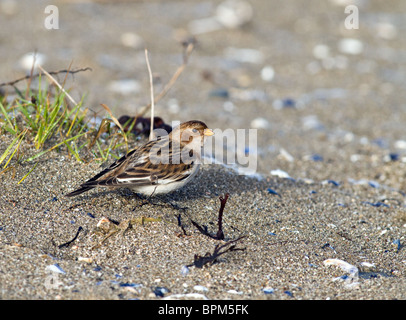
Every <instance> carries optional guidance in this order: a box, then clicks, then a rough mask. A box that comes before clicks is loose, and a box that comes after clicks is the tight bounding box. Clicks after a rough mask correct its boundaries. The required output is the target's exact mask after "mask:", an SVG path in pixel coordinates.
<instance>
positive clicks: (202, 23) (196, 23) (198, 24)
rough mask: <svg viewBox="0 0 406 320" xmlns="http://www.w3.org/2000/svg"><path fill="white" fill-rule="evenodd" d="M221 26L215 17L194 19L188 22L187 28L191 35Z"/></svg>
mask: <svg viewBox="0 0 406 320" xmlns="http://www.w3.org/2000/svg"><path fill="white" fill-rule="evenodd" d="M222 28H223V26H222V24H221V23H220V22H219V21H218V20H217V19H216V18H215V17H209V18H204V19H196V20H192V21H190V22H189V23H188V30H189V32H190V33H191V34H193V35H199V34H204V33H208V32H213V31H216V30H220V29H222Z"/></svg>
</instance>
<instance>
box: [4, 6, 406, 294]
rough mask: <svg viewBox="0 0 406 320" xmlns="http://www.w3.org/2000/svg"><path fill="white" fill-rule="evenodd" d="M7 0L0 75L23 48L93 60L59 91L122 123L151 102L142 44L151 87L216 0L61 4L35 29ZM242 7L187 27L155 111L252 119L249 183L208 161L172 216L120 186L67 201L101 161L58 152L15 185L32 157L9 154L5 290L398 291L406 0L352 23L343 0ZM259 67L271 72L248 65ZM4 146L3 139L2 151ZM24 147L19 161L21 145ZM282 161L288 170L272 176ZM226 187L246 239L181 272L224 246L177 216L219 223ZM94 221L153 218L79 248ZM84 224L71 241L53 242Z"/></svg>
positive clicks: (363, 13) (35, 22)
mask: <svg viewBox="0 0 406 320" xmlns="http://www.w3.org/2000/svg"><path fill="white" fill-rule="evenodd" d="M11 2H13V1H11ZM14 3H15V4H16V7H15V8H17V9H15V8H14V9H11V11H10V10H9V12H8V13H7V14H5V13H4V14H3V13H2V14H3V16H2V17H1V19H0V25H1V26H2V27H1V28H0V41H1V43H2V44H4V43H7V45H1V46H0V57H1V58H2V63H1V64H2V72H1V75H0V76H1V80H2V81H4V82H5V81H10V80H13V79H16V78H18V77H20V76H22V75H24V72H23V71H22V70H21V68H20V67H19V59H20V57H22V56H23V55H24V54H25V53H27V52H30V51H34V50H35V49H38V50H39V51H40V52H42V53H44V54H45V55H46V57H47V60H46V62H44V67H45V68H46V69H47V70H59V69H63V68H67V66H68V65H69V63H70V62H71V60H72V59H74V64H73V67H74V68H79V67H88V66H90V67H92V70H93V71H92V72H84V73H81V74H77V75H75V77H74V78H70V79H69V81H68V84H67V85H68V86H70V87H72V95H74V97H75V98H76V99H77V100H79V99H80V96H81V94H82V93H84V92H87V93H88V94H87V100H86V106H87V107H89V108H90V109H92V110H97V109H98V106H99V105H100V103H105V104H107V105H109V106H110V107H111V108H112V109H113V111H114V114H115V115H116V116H117V117H119V116H120V115H123V114H130V115H131V114H134V107H135V106H141V105H143V104H145V103H147V102H149V83H148V74H147V70H146V65H145V58H144V51H143V49H144V46H146V47H147V48H148V49H149V53H150V59H151V67H152V69H153V72H156V73H157V75H158V76H159V78H160V80H161V82H159V81H158V78H157V81H156V82H155V89H156V92H159V91H160V90H161V89H162V87H163V84H165V83H166V82H167V81H168V80H169V78H170V76H171V75H172V74H173V72H174V71H175V70H176V68H177V67H178V66H179V64H180V62H181V57H180V52H181V49H180V47H179V45H178V40H179V39H182V38H183V37H184V36H185V35H186V36H187V35H188V26H189V22H190V21H193V20H196V19H201V18H205V17H208V16H211V15H213V14H214V12H215V9H216V6H217V5H218V4H219V3H220V1H213V2H211V1H187V2H182V5H180V4H179V3H178V2H172V1H170V2H167V1H165V3H163V2H161V1H154V2H135V3H129V2H126V1H124V2H120V4H116V5H112V4H110V3H109V2H108V1H99V2H83V3H82V2H79V3H73V2H72V3H71V2H70V1H63V2H61V3H56V5H58V6H59V12H60V16H61V22H60V29H59V30H54V31H51V30H46V29H45V28H44V25H43V20H44V17H45V14H44V8H43V4H42V2H41V1H30V2H28V1H27V2H26V3H25V5H22V4H21V3H22V2H19V1H15V2H14ZM251 3H252V6H253V10H254V18H253V19H252V21H251V23H249V24H248V25H246V26H244V27H243V28H238V29H232V30H229V29H221V30H218V31H215V32H207V33H203V34H201V35H198V36H196V38H197V44H198V45H197V46H196V50H195V51H194V52H193V54H192V56H191V59H190V61H189V64H188V67H187V69H186V70H185V72H184V73H183V74H182V76H181V77H180V78H179V79H178V81H177V82H176V85H175V86H174V87H173V88H172V90H171V91H170V92H169V94H168V95H167V96H166V97H165V99H163V100H162V101H161V102H160V103H159V104H158V105H157V106H156V115H158V116H161V117H163V118H164V119H165V120H166V121H167V122H170V121H172V120H180V121H185V120H189V119H199V120H203V121H205V122H206V123H207V124H208V125H209V127H211V128H220V129H223V130H224V129H226V128H232V129H238V128H245V129H247V128H252V127H255V126H256V127H258V126H259V128H258V148H257V151H258V155H259V159H258V173H259V174H261V176H262V178H260V179H258V178H256V177H247V176H239V175H237V174H236V173H235V172H234V171H233V170H231V169H229V168H226V167H223V166H220V165H207V166H204V167H203V168H202V169H201V171H200V173H199V175H198V177H197V178H196V180H195V181H194V182H193V183H191V184H190V185H188V186H186V187H185V188H184V189H182V190H180V191H178V192H176V193H174V194H172V195H171V196H170V198H168V197H165V198H163V199H162V201H164V202H168V201H170V202H173V203H176V204H177V205H178V206H179V207H185V208H186V209H185V210H179V209H175V208H174V207H171V206H170V205H169V206H168V205H163V202H162V201H161V202H160V201H158V200H154V202H156V203H155V204H148V205H144V206H142V207H141V208H138V209H137V210H135V211H133V208H134V207H136V206H137V205H139V204H140V203H141V200H140V199H138V198H136V197H133V196H132V194H131V192H129V191H128V190H125V189H124V190H121V191H113V192H106V191H104V190H102V189H100V190H95V191H91V192H89V193H87V194H85V195H83V196H79V197H76V198H73V199H67V198H64V197H63V194H65V193H67V192H69V191H72V190H73V189H74V188H75V187H77V186H78V185H79V183H80V182H82V181H83V180H85V179H87V178H89V177H91V176H93V175H94V174H95V173H97V172H98V171H99V170H100V165H99V164H97V163H91V164H87V165H84V164H81V163H78V162H77V161H75V160H71V159H69V158H68V156H67V154H66V153H64V152H63V150H62V151H61V152H60V153H57V152H53V153H50V154H49V155H47V156H46V157H43V158H42V159H41V161H40V162H39V163H38V165H37V167H36V168H35V169H34V171H33V172H32V174H31V175H30V176H29V177H28V178H27V179H25V180H24V182H23V183H21V184H19V185H17V182H18V181H19V180H20V179H21V178H22V177H23V176H24V175H25V174H26V173H27V172H28V170H29V169H31V168H32V165H33V164H28V165H18V166H16V167H15V168H16V172H15V177H14V179H12V175H13V172H12V171H8V172H6V173H4V174H2V175H1V176H0V179H1V186H2V192H1V195H0V255H1V258H0V283H1V286H0V298H2V299H133V298H135V299H162V297H160V296H159V294H161V295H163V296H164V298H165V297H170V296H174V295H185V294H190V293H198V294H200V295H198V296H196V295H195V296H193V295H192V297H195V298H198V297H201V298H202V297H206V298H208V299H275V300H282V299H289V300H292V299H293V300H295V299H323V300H324V299H352V300H355V299H405V298H406V271H405V264H406V257H405V254H406V250H405V248H404V247H403V244H404V243H405V242H406V239H405V232H406V225H405V223H406V220H405V218H406V217H405V203H406V202H405V197H404V195H405V193H404V191H405V178H404V177H405V172H406V168H405V167H406V163H405V161H404V156H405V150H406V149H405V145H406V144H405V141H406V136H405V128H404V123H405V120H406V119H405V112H404V110H405V105H404V101H406V96H405V90H404V79H405V77H406V71H405V68H404V65H405V61H406V60H405V54H404V52H405V48H406V44H405V41H406V38H405V37H403V36H401V35H402V34H403V33H404V29H405V20H404V18H403V16H402V15H401V14H400V13H401V12H404V1H401V0H399V1H391V2H390V3H383V2H380V1H372V0H371V1H362V2H360V3H359V4H358V6H359V10H360V28H359V29H357V30H345V29H344V28H343V22H344V19H345V17H346V15H345V14H344V7H343V6H342V5H340V4H339V3H340V1H328V2H327V1H326V2H324V1H323V2H322V5H321V2H320V1H306V4H304V3H302V4H299V3H298V2H297V1H284V5H283V6H282V5H280V3H279V2H278V1H268V0H258V1H251ZM13 10H14V11H13ZM15 21H19V22H21V23H19V24H16V23H14V22H15ZM151 21H153V22H154V23H151ZM107 23H108V27H106V24H107ZM3 25H6V26H5V27H3ZM10 26H13V27H12V28H10ZM126 32H131V33H134V34H136V35H138V36H140V37H141V38H142V39H143V41H144V42H143V43H142V45H141V46H139V47H137V48H135V47H128V43H127V45H125V42H123V40H122V38H120V36H121V35H122V34H123V33H126ZM348 38H351V39H356V40H358V41H359V42H355V43H354V42H351V40H350V42H348V41H347V42H345V41H346V40H345V39H347V40H348ZM21 39H24V41H23V42H22V41H21ZM342 40H344V43H343V42H342ZM320 45H321V46H320ZM323 46H324V47H323ZM343 47H344V48H343ZM10 48H12V50H10ZM236 48H237V49H253V50H254V51H253V52H252V51H251V55H249V57H250V59H254V61H251V62H243V61H239V60H238V57H237V58H236V57H235V56H233V54H234V53H235V49H236ZM233 50H234V51H233ZM346 50H347V51H346ZM258 52H259V53H260V54H259V58H258ZM239 55H241V51H240V52H239ZM255 59H257V60H255ZM269 66H271V67H272V68H273V70H274V72H275V74H274V77H273V78H271V79H270V81H268V80H269V78H268V80H266V79H267V78H266V77H265V78H264V77H263V74H262V76H261V72H264V71H263V70H264V68H266V67H269ZM266 70H268V71H269V70H270V69H269V68H268V69H265V71H266ZM202 73H204V74H206V75H207V74H211V76H212V78H211V80H212V81H211V82H210V81H207V80H204V79H203V78H202V76H201V75H202ZM268 76H269V73H268ZM128 79H129V80H135V84H134V83H132V82H126V81H125V82H124V83H123V82H120V84H121V88H122V87H123V86H124V85H128V84H130V86H132V90H133V91H130V93H128V92H127V93H125V92H121V93H120V92H117V91H114V86H112V84H114V82H113V81H116V80H128ZM22 87H23V88H24V84H22ZM119 87H120V86H119ZM112 88H113V89H112ZM137 88H138V89H137ZM8 89H10V88H8ZM101 116H102V115H101ZM257 118H260V119H257ZM9 141H10V137H2V140H1V142H0V154H1V153H2V152H3V151H4V150H5V148H6V147H7V145H8V143H9ZM23 149H24V152H25V155H27V156H28V155H29V154H30V153H32V152H34V150H32V147H31V146H29V145H24V146H23ZM252 152H255V150H252ZM12 165H14V163H12ZM277 169H279V170H283V171H284V172H287V173H288V174H289V175H290V177H292V179H288V178H280V177H277V176H274V175H272V174H271V173H270V172H271V170H277ZM269 188H270V189H271V190H273V191H275V192H277V193H278V194H279V196H278V195H276V194H274V193H272V192H269V191H268V189H269ZM225 193H229V194H230V198H229V199H228V202H227V204H226V207H225V210H224V233H225V236H226V239H225V240H226V241H229V240H233V239H236V238H238V237H240V236H242V235H244V236H246V237H245V238H244V239H242V240H240V241H238V242H237V243H236V248H240V249H244V250H237V251H233V252H226V253H224V254H223V255H221V256H220V257H219V258H218V259H217V261H216V263H214V264H212V265H206V266H205V267H203V268H197V267H194V266H192V267H189V269H188V272H186V269H185V268H184V266H185V265H190V264H192V263H193V261H194V256H195V255H200V256H203V255H205V254H206V253H213V251H214V248H215V246H216V245H219V244H220V245H223V244H225V242H224V241H218V240H213V239H211V238H209V237H207V236H205V235H203V234H201V233H200V232H199V231H198V230H197V229H196V228H195V227H194V226H193V225H192V224H191V222H190V219H193V220H194V221H196V222H197V223H199V224H201V225H205V226H207V228H208V231H209V232H211V233H215V232H216V231H217V216H218V210H219V207H220V201H219V196H222V195H224V194H225ZM179 215H180V218H181V223H182V225H183V226H184V230H185V232H186V235H184V232H183V230H182V228H181V227H180V226H179V225H178V217H179ZM102 217H109V218H111V219H113V220H116V221H119V222H122V221H125V220H126V219H129V218H141V217H150V218H154V219H158V218H162V219H163V220H162V221H153V222H146V223H145V224H144V225H138V224H136V225H134V226H133V228H132V229H130V230H128V231H127V232H125V233H124V234H121V233H118V234H115V235H114V236H112V237H110V238H109V239H107V240H106V241H105V242H104V243H103V244H102V245H101V246H100V247H98V248H94V249H92V247H93V246H94V244H95V243H97V242H99V241H101V240H102V239H103V236H101V235H97V234H94V232H93V231H94V229H95V228H96V225H97V223H98V222H99V221H100V219H101V218H102ZM79 227H82V228H83V230H82V231H81V232H80V233H79V235H78V237H77V239H76V240H75V241H74V242H73V243H72V244H71V246H69V247H63V248H58V246H59V245H61V244H63V243H66V242H67V241H70V240H72V239H73V238H74V236H75V234H76V232H77V231H78V229H79ZM394 242H395V243H394ZM396 243H400V245H397V244H396ZM326 259H341V260H343V261H346V262H348V263H350V264H351V265H353V266H356V267H357V268H358V271H359V274H358V278H357V277H348V276H349V273H348V272H347V271H345V270H341V269H340V268H339V267H337V266H325V265H324V263H323V261H325V260H326ZM365 263H367V264H365ZM55 264H57V265H58V266H59V267H60V268H61V270H63V271H60V270H59V273H58V272H56V271H57V270H58V267H56V266H55ZM341 276H347V277H342V278H339V279H337V278H338V277H341ZM344 278H346V279H344ZM160 288H161V289H160ZM162 288H165V289H162ZM264 289H265V291H264ZM157 295H158V296H157ZM183 298H187V296H183Z"/></svg>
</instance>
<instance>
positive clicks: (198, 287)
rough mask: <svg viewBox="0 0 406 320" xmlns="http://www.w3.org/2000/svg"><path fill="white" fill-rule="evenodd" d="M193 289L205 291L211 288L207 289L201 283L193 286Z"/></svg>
mask: <svg viewBox="0 0 406 320" xmlns="http://www.w3.org/2000/svg"><path fill="white" fill-rule="evenodd" d="M193 290H196V291H203V292H207V291H209V289H207V288H206V287H204V286H201V285H196V286H194V287H193Z"/></svg>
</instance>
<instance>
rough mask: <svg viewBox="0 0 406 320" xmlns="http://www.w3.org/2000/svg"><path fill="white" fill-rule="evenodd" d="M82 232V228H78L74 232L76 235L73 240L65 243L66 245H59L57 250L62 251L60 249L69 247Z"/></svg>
mask: <svg viewBox="0 0 406 320" xmlns="http://www.w3.org/2000/svg"><path fill="white" fill-rule="evenodd" d="M82 230H83V228H82V227H79V229H78V231H77V232H76V235H75V236H74V238H73V239H72V240H70V241H68V242H66V243H63V244H60V245H59V246H58V248H59V249H62V248H64V247H69V245H70V244H71V243H72V242H73V241H75V240H76V238H77V237H78V236H79V233H80V231H82Z"/></svg>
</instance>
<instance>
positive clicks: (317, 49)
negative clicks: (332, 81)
mask: <svg viewBox="0 0 406 320" xmlns="http://www.w3.org/2000/svg"><path fill="white" fill-rule="evenodd" d="M313 56H314V57H315V58H316V59H320V60H322V59H326V58H327V57H329V56H330V47H329V46H327V45H325V44H318V45H315V46H314V48H313Z"/></svg>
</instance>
